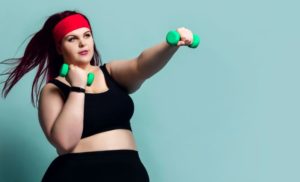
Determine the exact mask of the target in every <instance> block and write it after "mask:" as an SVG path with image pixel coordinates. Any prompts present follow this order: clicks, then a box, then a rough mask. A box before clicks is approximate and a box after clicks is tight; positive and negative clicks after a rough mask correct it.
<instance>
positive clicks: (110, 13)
mask: <svg viewBox="0 0 300 182" xmlns="http://www.w3.org/2000/svg"><path fill="white" fill-rule="evenodd" d="M299 5H300V3H299V1H296V0H294V1H292V0H286V1H276V0H275V1H274V0H273V1H271V0H252V1H238V0H229V1H222V0H214V1H197V0H185V1H170V0H165V1H161V0H152V1H143V0H134V1H116V0H110V1H87V0H85V1H83V0H82V1H79V0H72V1H71V0H59V1H53V0H51V1H50V0H48V1H45V0H27V1H22V0H19V1H18V0H1V2H0V26H1V28H0V36H1V39H0V48H1V50H0V60H4V59H6V58H10V57H14V56H20V55H22V53H23V51H24V47H25V44H24V45H22V46H21V47H20V48H19V49H18V47H19V46H20V44H21V43H22V42H23V41H24V40H25V38H26V37H27V36H29V35H30V34H32V33H34V32H36V31H38V30H39V29H40V28H41V26H42V24H43V23H44V21H45V20H46V18H47V16H49V15H51V14H53V13H56V12H59V11H62V10H66V9H71V10H74V9H76V10H80V11H81V12H83V13H85V14H86V15H87V17H88V18H89V19H90V21H91V23H92V27H93V31H94V34H95V41H96V44H97V47H98V49H99V50H100V52H101V54H102V59H103V62H104V63H105V62H108V61H109V60H112V59H129V58H132V57H134V56H137V55H138V54H139V53H140V52H142V51H143V50H144V49H146V48H148V47H151V46H153V45H155V44H157V43H160V42H161V41H164V38H165V34H166V33H167V31H169V30H171V29H175V28H178V27H181V26H184V27H187V28H189V29H191V30H192V31H193V32H194V33H196V34H198V35H199V36H200V37H201V39H202V42H201V45H200V46H199V47H198V48H197V49H189V48H187V47H181V48H180V49H179V50H178V52H177V53H176V54H175V55H174V57H173V58H172V59H171V61H170V62H169V63H168V64H167V66H166V67H165V68H164V69H163V70H161V71H160V72H159V73H157V74H156V75H154V76H153V77H151V78H150V79H149V80H148V81H146V82H145V83H144V85H143V86H142V87H141V89H140V90H139V91H138V92H136V93H134V94H132V95H131V96H132V98H133V100H134V102H135V113H134V115H133V118H132V121H131V123H132V127H133V132H134V135H135V139H136V142H137V146H138V150H139V153H140V157H141V159H142V161H143V163H144V165H145V166H146V168H147V170H148V173H149V175H150V178H151V181H152V182H201V181H205V182H283V181H289V182H294V181H300V176H299V167H300V166H299V164H300V157H299V152H300V147H299V142H298V141H299V137H300V134H299V131H298V130H299V127H300V124H299V121H300V114H299V113H300V112H299V108H300V107H299V103H300V96H299V95H300V94H299V93H300V92H299V91H300V85H299V76H300V75H299V69H300V63H299V61H300V59H299V58H300V54H299V52H300V51H299V48H300V44H299V42H300V36H299V32H300V31H299V30H300V26H299V17H300V12H299ZM3 70H4V67H3V65H1V67H0V71H3ZM34 75H35V70H34V71H31V72H30V73H28V74H26V75H25V76H24V77H23V78H22V80H20V82H19V83H18V84H17V85H16V87H14V88H13V90H12V91H11V93H10V94H9V95H8V97H7V99H5V100H4V99H3V98H1V100H0V181H1V182H2V181H3V182H18V181H22V182H34V181H40V179H41V177H42V175H43V174H44V172H45V170H46V169H47V167H48V166H49V164H50V163H51V161H52V160H53V159H54V158H55V157H56V156H57V154H56V152H55V149H54V148H53V147H52V146H51V145H50V144H49V143H48V141H47V140H46V138H45V136H44V134H43V133H42V130H41V128H40V126H39V122H38V117H37V111H36V109H34V108H33V107H32V105H31V100H30V92H31V84H32V81H33V77H34ZM3 79H4V78H3V77H1V81H3ZM2 86H3V85H1V87H0V88H2Z"/></svg>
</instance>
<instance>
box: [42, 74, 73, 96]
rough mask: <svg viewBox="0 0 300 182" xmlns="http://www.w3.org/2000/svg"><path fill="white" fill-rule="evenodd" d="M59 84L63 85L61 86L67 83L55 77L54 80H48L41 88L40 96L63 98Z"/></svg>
mask: <svg viewBox="0 0 300 182" xmlns="http://www.w3.org/2000/svg"><path fill="white" fill-rule="evenodd" d="M59 82H60V83H63V84H68V83H65V82H66V81H64V80H63V79H62V78H60V77H56V78H54V79H52V80H50V81H49V82H48V83H46V84H45V85H44V86H43V87H42V89H41V92H40V96H45V95H48V94H56V95H57V96H60V97H62V98H63V93H62V90H61V88H60V86H59V85H58V83H59Z"/></svg>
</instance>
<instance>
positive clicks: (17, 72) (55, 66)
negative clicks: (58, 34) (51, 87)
mask: <svg viewBox="0 0 300 182" xmlns="http://www.w3.org/2000/svg"><path fill="white" fill-rule="evenodd" d="M77 13H78V12H77V11H63V12H60V13H56V14H54V15H52V16H50V17H49V18H48V19H47V20H46V22H45V23H44V25H43V27H42V29H41V30H39V31H38V32H36V33H34V34H33V35H31V36H32V38H31V40H30V41H29V43H28V45H27V46H26V48H25V52H24V55H23V57H21V58H11V59H6V60H4V61H2V62H0V64H14V65H15V66H14V67H13V68H11V69H10V70H9V71H7V72H5V73H2V74H0V76H3V75H8V78H7V79H6V80H5V81H3V82H1V84H2V83H5V84H4V87H3V89H2V97H4V98H5V97H6V96H7V95H8V93H9V92H10V90H11V89H12V88H13V87H14V85H15V84H16V83H17V82H18V81H19V80H20V79H21V78H22V77H23V76H24V75H25V74H26V73H27V72H29V71H30V70H32V69H34V68H35V67H36V66H38V69H37V73H36V75H35V77H34V80H33V83H32V89H31V102H32V104H33V106H34V107H36V106H37V104H38V99H39V94H40V91H41V86H42V84H43V83H44V80H45V77H47V80H46V82H48V81H49V80H51V79H53V78H55V77H57V76H58V75H59V70H60V67H61V65H62V64H63V57H62V56H61V55H59V54H58V53H57V51H56V46H55V41H54V38H53V35H52V29H53V28H54V26H55V25H56V24H57V23H58V22H59V21H60V20H61V19H63V18H65V17H67V16H70V15H73V14H77ZM80 14H81V13H80ZM81 15H83V14H81ZM83 16H84V15H83ZM84 17H85V18H86V19H87V17H86V16H84ZM87 21H88V22H89V20H88V19H87ZM31 36H30V37H31ZM94 50H95V51H94V56H93V58H92V59H91V62H90V63H91V65H98V66H99V65H101V64H102V63H101V56H100V54H99V52H98V51H97V48H96V45H95V44H94ZM40 77H42V80H41V81H40ZM39 82H41V83H40V84H39V86H38V83H39Z"/></svg>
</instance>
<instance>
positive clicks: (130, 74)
mask: <svg viewBox="0 0 300 182" xmlns="http://www.w3.org/2000/svg"><path fill="white" fill-rule="evenodd" d="M177 32H178V33H179V34H180V37H181V40H180V41H179V42H178V44H177V46H170V45H169V44H168V43H167V42H166V41H164V42H161V43H159V44H157V45H155V46H153V47H150V48H148V49H145V50H144V51H143V52H142V53H141V54H140V55H139V56H138V57H136V58H133V59H131V60H127V61H112V62H109V63H107V70H108V71H109V72H110V75H111V76H112V77H113V78H114V79H115V80H116V81H117V82H118V83H120V84H121V85H122V86H124V87H125V88H127V90H128V92H129V93H133V92H135V91H136V90H137V89H138V88H140V86H141V85H142V83H143V82H144V81H145V80H146V79H148V78H150V77H151V76H153V75H154V74H155V73H157V72H158V71H159V70H161V69H162V68H163V67H164V66H165V65H166V64H167V63H168V61H169V60H170V59H171V57H172V56H173V55H174V54H175V52H176V51H177V50H178V48H179V47H180V46H184V45H190V44H191V43H192V41H193V34H192V32H191V31H190V30H188V29H186V28H184V27H182V28H178V29H177Z"/></svg>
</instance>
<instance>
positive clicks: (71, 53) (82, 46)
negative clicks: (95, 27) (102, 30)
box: [58, 27, 94, 64]
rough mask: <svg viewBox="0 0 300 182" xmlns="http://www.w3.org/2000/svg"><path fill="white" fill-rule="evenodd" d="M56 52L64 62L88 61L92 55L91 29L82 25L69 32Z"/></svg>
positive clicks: (79, 62) (78, 62)
mask: <svg viewBox="0 0 300 182" xmlns="http://www.w3.org/2000/svg"><path fill="white" fill-rule="evenodd" d="M58 52H59V53H60V54H61V55H62V56H63V58H64V61H65V62H66V63H69V64H71V63H72V64H82V63H83V64H84V63H85V64H87V63H90V61H91V59H92V57H93V55H94V40H93V37H92V33H91V30H90V29H88V28H85V27H84V28H79V29H76V30H73V31H72V32H69V33H68V34H66V36H65V37H64V38H63V39H62V41H61V44H60V46H58Z"/></svg>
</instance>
